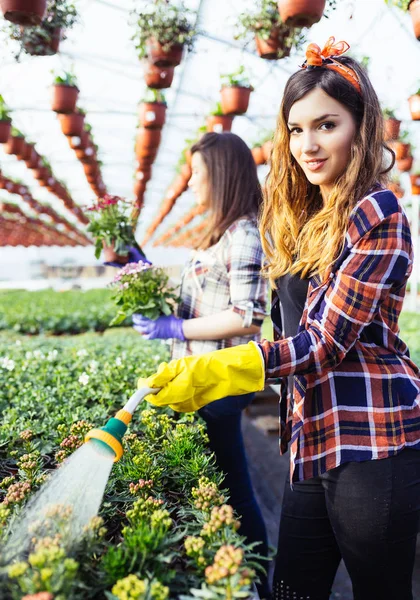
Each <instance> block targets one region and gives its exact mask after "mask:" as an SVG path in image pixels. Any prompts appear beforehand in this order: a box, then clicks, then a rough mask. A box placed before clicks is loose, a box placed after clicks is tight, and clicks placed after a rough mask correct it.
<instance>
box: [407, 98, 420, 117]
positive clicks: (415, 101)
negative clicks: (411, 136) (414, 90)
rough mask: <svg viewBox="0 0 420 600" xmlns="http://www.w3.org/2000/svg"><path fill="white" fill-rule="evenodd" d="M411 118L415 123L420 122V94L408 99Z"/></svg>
mask: <svg viewBox="0 0 420 600" xmlns="http://www.w3.org/2000/svg"><path fill="white" fill-rule="evenodd" d="M408 104H409V107H410V112H411V118H412V119H413V121H420V94H414V95H413V96H410V97H409V99H408Z"/></svg>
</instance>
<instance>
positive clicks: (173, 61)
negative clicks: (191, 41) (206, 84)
mask: <svg viewBox="0 0 420 600" xmlns="http://www.w3.org/2000/svg"><path fill="white" fill-rule="evenodd" d="M165 46H166V45H165ZM183 50H184V46H182V45H181V44H174V45H173V46H170V47H169V48H168V49H164V47H163V46H162V44H161V43H160V42H159V41H158V40H157V39H156V38H154V37H151V38H149V39H148V40H147V42H146V52H147V58H148V59H149V61H150V62H151V63H152V64H153V65H156V66H157V67H176V66H177V65H179V64H180V62H181V60H182V53H183Z"/></svg>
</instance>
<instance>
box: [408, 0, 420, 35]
mask: <svg viewBox="0 0 420 600" xmlns="http://www.w3.org/2000/svg"><path fill="white" fill-rule="evenodd" d="M408 11H409V13H410V17H411V20H412V22H413V29H414V35H415V36H416V38H417V39H418V40H420V0H411V2H410V4H409V5H408Z"/></svg>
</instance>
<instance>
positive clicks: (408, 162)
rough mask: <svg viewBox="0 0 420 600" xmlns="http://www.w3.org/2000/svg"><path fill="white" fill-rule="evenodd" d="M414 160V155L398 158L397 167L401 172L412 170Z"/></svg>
mask: <svg viewBox="0 0 420 600" xmlns="http://www.w3.org/2000/svg"><path fill="white" fill-rule="evenodd" d="M413 160H414V159H413V157H412V156H407V157H406V158H402V159H400V160H397V169H398V170H399V171H401V173H407V171H411V167H412V166H413Z"/></svg>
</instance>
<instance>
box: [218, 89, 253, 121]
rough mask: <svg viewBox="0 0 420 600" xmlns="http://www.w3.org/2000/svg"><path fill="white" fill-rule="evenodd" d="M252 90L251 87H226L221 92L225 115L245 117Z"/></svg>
mask: <svg viewBox="0 0 420 600" xmlns="http://www.w3.org/2000/svg"><path fill="white" fill-rule="evenodd" d="M251 91H252V89H251V88H249V87H239V86H226V87H223V88H222V89H221V90H220V96H221V97H220V103H221V105H222V111H223V112H224V114H225V115H243V114H244V113H246V111H247V110H248V105H249V98H250V95H251Z"/></svg>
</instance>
